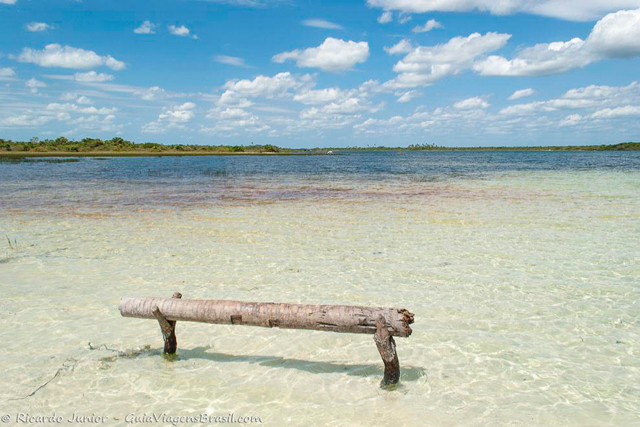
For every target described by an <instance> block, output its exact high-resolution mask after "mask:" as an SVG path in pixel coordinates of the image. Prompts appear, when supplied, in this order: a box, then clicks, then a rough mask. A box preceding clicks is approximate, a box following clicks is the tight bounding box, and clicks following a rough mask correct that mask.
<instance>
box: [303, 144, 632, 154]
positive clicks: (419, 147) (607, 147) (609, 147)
mask: <svg viewBox="0 0 640 427" xmlns="http://www.w3.org/2000/svg"><path fill="white" fill-rule="evenodd" d="M321 150H324V151H326V150H332V151H335V152H339V151H407V150H409V151H631V150H640V142H622V143H620V144H603V145H550V146H533V147H518V146H516V147H504V146H503V147H443V146H439V145H435V144H412V145H409V146H408V147H385V146H378V147H346V148H345V147H335V148H333V147H329V148H313V149H310V150H309V151H321Z"/></svg>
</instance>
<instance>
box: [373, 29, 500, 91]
mask: <svg viewBox="0 0 640 427" xmlns="http://www.w3.org/2000/svg"><path fill="white" fill-rule="evenodd" d="M510 38H511V35H510V34H499V33H487V34H485V35H482V34H479V33H473V34H471V35H470V36H468V37H454V38H452V39H451V40H449V41H448V42H447V43H445V44H440V45H436V46H418V47H415V48H412V49H411V50H410V51H409V52H408V53H407V55H406V56H405V57H404V58H403V59H401V60H400V61H398V63H396V65H395V66H394V67H393V70H394V71H395V72H396V73H399V76H398V77H396V78H395V79H393V80H391V81H389V82H387V83H385V85H386V86H387V87H389V88H411V87H417V86H429V85H431V84H433V83H435V82H436V81H438V80H440V79H442V78H444V77H446V76H450V75H455V74H459V73H460V72H462V71H464V70H467V69H469V68H470V67H472V66H473V64H474V61H476V59H477V58H479V57H482V56H484V55H485V54H487V53H489V52H493V51H495V50H498V49H500V48H501V47H503V46H504V45H505V44H506V43H507V41H508V40H509V39H510ZM401 43H402V42H401ZM406 49H408V46H407V45H402V46H398V45H396V46H394V47H393V48H391V49H389V50H387V51H388V52H394V51H397V52H401V51H403V50H406Z"/></svg>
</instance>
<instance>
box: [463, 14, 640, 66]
mask: <svg viewBox="0 0 640 427" xmlns="http://www.w3.org/2000/svg"><path fill="white" fill-rule="evenodd" d="M638 55H640V9H637V10H628V11H620V12H616V13H612V14H609V15H607V16H605V17H604V18H602V19H601V20H600V21H598V22H597V23H596V25H595V26H594V27H593V30H592V31H591V34H590V35H589V37H588V38H587V39H586V40H582V39H580V38H577V37H576V38H573V39H571V40H569V41H567V42H554V43H540V44H537V45H535V46H532V47H528V48H526V49H524V50H522V51H520V52H519V53H518V54H516V56H515V57H513V58H512V59H507V58H505V57H503V56H495V55H494V56H490V57H488V58H486V59H485V60H484V61H482V62H479V63H477V64H475V66H474V70H475V71H477V72H479V73H480V74H482V75H484V76H544V75H549V74H557V73H562V72H566V71H569V70H573V69H576V68H582V67H585V66H587V65H589V64H591V63H594V62H598V61H601V60H604V59H611V58H629V57H633V56H638Z"/></svg>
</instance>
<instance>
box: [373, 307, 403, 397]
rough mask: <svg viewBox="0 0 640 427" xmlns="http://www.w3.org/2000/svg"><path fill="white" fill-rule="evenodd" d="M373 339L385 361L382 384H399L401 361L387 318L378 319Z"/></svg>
mask: <svg viewBox="0 0 640 427" xmlns="http://www.w3.org/2000/svg"><path fill="white" fill-rule="evenodd" d="M373 340H374V341H375V343H376V347H378V351H379V352H380V356H381V357H382V362H383V363H384V376H383V377H382V385H390V384H397V383H398V381H400V361H399V360H398V353H397V352H396V342H395V340H394V339H393V337H392V336H391V335H390V334H389V331H387V329H386V328H385V320H384V319H383V318H382V317H379V318H378V319H377V320H376V333H375V334H374V335H373Z"/></svg>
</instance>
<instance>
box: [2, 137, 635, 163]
mask: <svg viewBox="0 0 640 427" xmlns="http://www.w3.org/2000/svg"><path fill="white" fill-rule="evenodd" d="M354 151H355V152H361V151H368V152H372V151H397V152H407V151H640V143H639V142H623V143H619V144H609V145H568V146H544V147H542V146H541V147H536V146H529V147H441V146H437V145H435V144H417V145H410V146H408V147H384V146H379V147H324V148H282V147H278V146H276V145H272V144H264V145H256V144H251V145H185V144H174V145H168V144H158V143H154V142H146V143H135V142H131V141H127V140H124V139H122V138H112V139H109V140H101V139H95V138H84V139H82V140H81V141H73V140H68V139H66V138H64V137H60V138H57V139H55V140H51V139H47V140H43V141H40V140H39V139H38V138H33V139H32V140H30V141H26V142H24V141H22V142H20V141H11V140H4V139H1V138H0V158H21V157H164V156H291V155H326V154H340V153H344V152H354Z"/></svg>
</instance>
